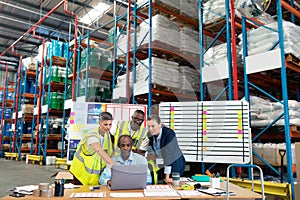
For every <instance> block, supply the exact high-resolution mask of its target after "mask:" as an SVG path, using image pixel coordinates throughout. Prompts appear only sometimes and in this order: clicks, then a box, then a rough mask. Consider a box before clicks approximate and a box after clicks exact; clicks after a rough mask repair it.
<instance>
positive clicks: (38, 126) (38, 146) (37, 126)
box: [0, 1, 78, 164]
mask: <svg viewBox="0 0 300 200" xmlns="http://www.w3.org/2000/svg"><path fill="white" fill-rule="evenodd" d="M67 4H68V1H61V2H60V3H58V4H57V5H56V6H55V7H54V8H53V9H51V10H50V11H49V12H48V13H47V14H46V15H44V16H43V17H42V18H41V19H40V20H39V21H38V22H36V23H35V24H34V25H33V26H31V27H30V28H29V29H28V30H27V31H26V32H25V33H24V34H23V35H22V36H20V38H18V39H17V40H16V41H15V42H14V43H13V44H11V45H10V46H9V47H8V48H7V49H6V50H4V51H3V52H1V54H0V56H3V55H4V54H5V53H6V52H7V51H9V50H10V49H11V50H12V52H13V54H16V53H15V52H14V46H15V45H16V44H17V43H18V42H20V41H21V40H22V38H23V37H24V36H25V35H28V34H31V35H32V36H33V37H34V38H35V39H39V40H41V41H42V46H43V48H44V47H45V39H44V38H41V37H39V36H37V35H35V31H36V28H37V27H38V26H39V25H40V24H41V23H43V22H44V21H45V20H46V19H47V18H48V17H49V16H50V15H51V14H52V13H53V12H54V11H55V10H57V9H58V8H59V7H61V6H62V5H64V9H63V10H64V12H65V13H66V14H67V15H70V16H72V17H74V18H75V25H74V41H75V45H74V48H73V51H74V62H75V63H76V60H77V31H78V17H77V15H76V14H74V13H73V12H71V11H69V10H68V9H67ZM43 50H44V49H43ZM42 52H43V53H44V51H42ZM17 56H20V67H19V68H18V69H19V70H21V67H22V66H21V64H22V55H17ZM41 57H42V59H41V60H42V61H41V64H40V65H39V70H40V74H39V78H38V79H39V80H38V83H39V84H38V87H39V91H38V92H36V94H38V96H39V97H40V98H39V99H35V100H34V101H35V103H36V109H35V110H34V112H36V113H35V115H36V116H37V117H36V119H35V118H34V117H33V119H34V120H32V121H33V122H32V127H34V128H33V129H32V132H33V133H32V135H35V137H34V136H33V137H32V140H31V145H33V142H35V148H34V151H33V149H32V148H31V152H30V153H32V154H35V155H37V157H36V158H33V160H39V161H40V164H42V161H45V159H46V158H45V156H44V158H42V156H39V155H40V154H41V153H42V154H43V155H46V153H47V151H48V152H51V150H50V149H47V140H45V143H44V144H45V145H44V144H43V145H42V143H41V142H42V139H41V138H40V137H39V136H40V134H42V129H43V126H42V121H43V119H40V118H41V117H42V116H43V113H42V112H41V111H42V105H41V103H42V98H41V97H42V96H41V94H42V87H43V77H44V76H43V75H42V73H43V70H44V66H45V65H46V60H44V58H45V56H44V54H43V55H42V56H41ZM51 61H52V60H50V61H49V62H51ZM6 68H7V67H6ZM75 76H76V71H75V72H74V79H73V84H72V85H71V86H72V99H74V98H75V96H74V94H75V92H74V88H75V87H74V80H75ZM6 77H7V74H6ZM19 80H20V79H19V78H18V81H19ZM16 86H17V88H18V87H19V86H20V83H18V84H17V85H16ZM49 87H50V85H49ZM50 89H51V87H50V88H49V90H50ZM17 93H19V92H17ZM16 106H18V104H16ZM16 110H18V108H16ZM17 115H18V112H16V116H17ZM44 116H45V115H44ZM44 116H43V117H44ZM48 117H49V115H48V113H47V115H46V116H45V119H46V120H47V119H48ZM17 118H18V117H16V118H15V119H17ZM2 121H3V122H4V121H5V120H2ZM14 124H17V123H16V122H15V123H14ZM44 125H45V124H44ZM46 128H47V127H46ZM15 131H16V130H15ZM15 134H16V133H14V136H15ZM46 134H47V133H46ZM41 136H42V135H41ZM43 136H45V135H43ZM62 138H63V137H62ZM14 139H15V137H13V141H15V140H14ZM47 139H49V138H47ZM34 140H35V141H34ZM56 140H57V139H56ZM10 144H11V145H13V144H14V142H11V143H10ZM12 149H14V146H12ZM41 151H43V152H41ZM52 152H53V151H52ZM54 152H55V153H59V152H57V150H54ZM35 155H32V157H34V156H35ZM41 158H42V160H41Z"/></svg>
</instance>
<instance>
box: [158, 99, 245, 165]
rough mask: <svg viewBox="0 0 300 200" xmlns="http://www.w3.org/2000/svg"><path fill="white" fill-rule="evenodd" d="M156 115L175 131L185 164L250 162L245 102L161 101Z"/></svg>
mask: <svg viewBox="0 0 300 200" xmlns="http://www.w3.org/2000/svg"><path fill="white" fill-rule="evenodd" d="M159 115H160V117H161V120H162V123H163V124H165V125H166V126H168V127H170V128H171V129H173V130H174V131H175V133H176V137H177V140H178V144H179V147H180V149H181V150H182V152H183V154H184V156H185V158H186V160H187V161H188V162H207V163H249V162H250V159H251V149H250V148H251V132H250V128H249V104H248V102H246V101H203V102H195V101H194V102H164V103H160V105H159Z"/></svg>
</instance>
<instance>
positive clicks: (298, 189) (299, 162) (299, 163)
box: [294, 142, 300, 199]
mask: <svg viewBox="0 0 300 200" xmlns="http://www.w3.org/2000/svg"><path fill="white" fill-rule="evenodd" d="M295 152H296V173H297V179H298V183H297V184H295V188H294V189H295V199H300V183H299V179H300V142H296V143H295Z"/></svg>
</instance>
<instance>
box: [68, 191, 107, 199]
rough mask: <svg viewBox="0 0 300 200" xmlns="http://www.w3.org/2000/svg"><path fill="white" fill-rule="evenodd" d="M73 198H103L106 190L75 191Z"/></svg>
mask: <svg viewBox="0 0 300 200" xmlns="http://www.w3.org/2000/svg"><path fill="white" fill-rule="evenodd" d="M70 197H72V198H87V197H88V198H103V197H106V192H73V193H72V194H71V195H70Z"/></svg>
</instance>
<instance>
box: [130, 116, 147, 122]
mask: <svg viewBox="0 0 300 200" xmlns="http://www.w3.org/2000/svg"><path fill="white" fill-rule="evenodd" d="M132 119H133V120H134V121H140V122H143V121H144V119H140V118H138V117H132Z"/></svg>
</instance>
